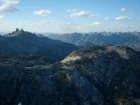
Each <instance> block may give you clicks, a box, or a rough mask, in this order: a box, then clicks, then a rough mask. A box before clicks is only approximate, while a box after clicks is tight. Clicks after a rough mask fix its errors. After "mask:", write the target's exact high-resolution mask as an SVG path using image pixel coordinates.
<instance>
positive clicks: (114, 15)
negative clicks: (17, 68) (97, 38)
mask: <svg viewBox="0 0 140 105" xmlns="http://www.w3.org/2000/svg"><path fill="white" fill-rule="evenodd" d="M16 28H23V29H24V30H26V31H31V32H55V33H56V32H57V33H71V32H95V31H97V32H100V31H113V32H114V31H123V32H124V31H140V0H0V31H4V32H6V31H8V32H10V31H13V30H15V29H16Z"/></svg>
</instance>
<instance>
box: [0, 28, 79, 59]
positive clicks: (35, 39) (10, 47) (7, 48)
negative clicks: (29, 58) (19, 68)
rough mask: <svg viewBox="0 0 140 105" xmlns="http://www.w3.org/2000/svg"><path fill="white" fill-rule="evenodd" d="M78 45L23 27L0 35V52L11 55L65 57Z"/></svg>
mask: <svg viewBox="0 0 140 105" xmlns="http://www.w3.org/2000/svg"><path fill="white" fill-rule="evenodd" d="M75 49H78V47H77V46H75V45H73V44H69V43H66V42H62V41H58V40H52V39H49V38H47V37H45V36H43V35H36V34H33V33H30V32H27V31H24V30H23V29H21V30H19V29H16V31H13V32H12V33H9V34H7V35H4V36H0V53H1V54H10V55H31V54H33V55H45V56H50V57H54V58H58V59H63V58H64V57H65V56H67V55H68V54H69V53H71V52H72V51H73V50H75Z"/></svg>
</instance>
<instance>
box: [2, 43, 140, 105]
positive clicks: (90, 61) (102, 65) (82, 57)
mask: <svg viewBox="0 0 140 105" xmlns="http://www.w3.org/2000/svg"><path fill="white" fill-rule="evenodd" d="M77 56H78V59H73V58H74V57H77ZM0 58H1V60H0V61H1V66H0V67H1V69H0V82H1V84H2V86H1V87H0V104H1V105H7V104H10V105H12V104H15V105H16V104H18V103H22V104H23V105H39V104H40V105H139V104H140V98H139V97H140V95H139V93H140V55H139V53H138V52H136V51H134V50H133V49H131V48H129V47H125V46H118V47H114V46H111V45H107V46H94V47H91V48H85V49H80V50H77V51H74V52H73V53H71V54H70V55H69V56H68V57H67V58H66V59H67V60H63V61H62V62H57V61H56V60H54V59H50V58H45V57H44V58H42V57H37V56H32V57H25V56H22V57H13V56H12V57H11V56H9V57H7V56H1V57H0ZM9 58H10V59H9ZM38 58H39V61H38ZM68 58H69V59H68ZM64 61H65V62H64Z"/></svg>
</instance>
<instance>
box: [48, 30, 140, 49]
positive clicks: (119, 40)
mask: <svg viewBox="0 0 140 105" xmlns="http://www.w3.org/2000/svg"><path fill="white" fill-rule="evenodd" d="M108 34H109V35H106V34H104V33H85V34H82V33H72V34H60V35H55V34H54V35H49V36H48V37H49V38H51V39H55V40H61V41H63V42H67V43H71V44H75V45H78V46H84V47H89V46H93V45H106V44H108V43H111V44H112V45H115V46H118V45H125V46H129V47H132V48H139V49H140V33H139V32H137V33H136V32H119V33H112V34H111V33H108Z"/></svg>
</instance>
